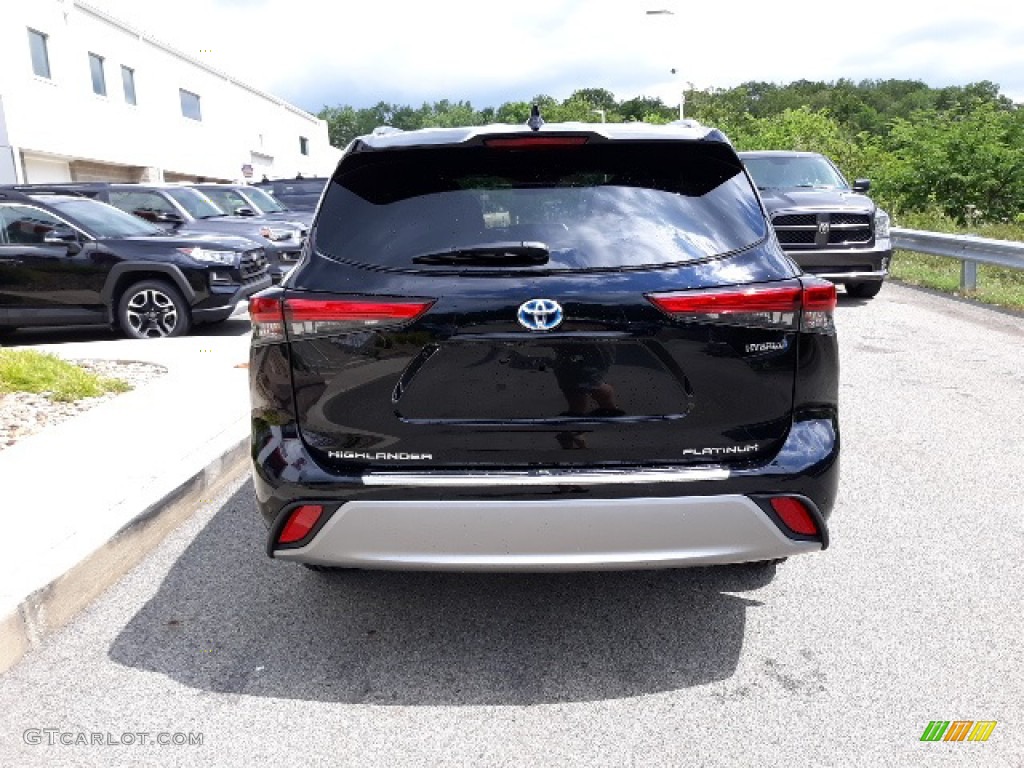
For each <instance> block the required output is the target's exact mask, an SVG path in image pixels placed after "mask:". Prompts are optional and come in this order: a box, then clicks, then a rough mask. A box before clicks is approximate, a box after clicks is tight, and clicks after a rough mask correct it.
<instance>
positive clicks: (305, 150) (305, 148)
mask: <svg viewBox="0 0 1024 768" xmlns="http://www.w3.org/2000/svg"><path fill="white" fill-rule="evenodd" d="M299 152H300V153H302V154H303V155H308V154H309V139H307V138H306V137H305V136H299Z"/></svg>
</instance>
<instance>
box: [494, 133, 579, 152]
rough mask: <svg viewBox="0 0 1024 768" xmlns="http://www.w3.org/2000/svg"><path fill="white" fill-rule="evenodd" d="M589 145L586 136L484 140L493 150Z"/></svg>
mask: <svg viewBox="0 0 1024 768" xmlns="http://www.w3.org/2000/svg"><path fill="white" fill-rule="evenodd" d="M586 143H587V137H586V136H523V137H516V138H511V139H484V146H485V147H491V148H492V149H546V148H550V147H574V146H577V147H578V146H582V145H583V144H586Z"/></svg>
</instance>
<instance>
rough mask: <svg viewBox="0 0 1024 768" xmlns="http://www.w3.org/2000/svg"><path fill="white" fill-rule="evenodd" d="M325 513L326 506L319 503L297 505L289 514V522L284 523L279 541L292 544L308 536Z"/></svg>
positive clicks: (279, 542)
mask: <svg viewBox="0 0 1024 768" xmlns="http://www.w3.org/2000/svg"><path fill="white" fill-rule="evenodd" d="M323 513H324V508H323V507H322V506H320V505H319V504H304V505H302V506H301V507H296V508H295V509H293V510H292V512H291V514H290V515H289V516H288V522H286V523H285V524H284V528H282V529H281V535H280V536H278V537H277V543H278V544H292V543H294V542H296V541H301V540H302V539H304V538H306V536H308V535H309V532H310V531H312V530H313V528H314V526H316V524H317V522H318V521H319V520H320V516H321V515H322V514H323Z"/></svg>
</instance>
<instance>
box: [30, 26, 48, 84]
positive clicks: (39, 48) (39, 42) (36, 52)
mask: <svg viewBox="0 0 1024 768" xmlns="http://www.w3.org/2000/svg"><path fill="white" fill-rule="evenodd" d="M47 38H48V35H44V34H43V33H42V32H36V31H35V30H34V29H30V30H29V31H28V47H29V50H31V51H32V71H33V72H35V73H36V74H37V75H38V76H39V77H45V78H46V79H47V80H49V79H50V53H49V51H47V50H46V40H47Z"/></svg>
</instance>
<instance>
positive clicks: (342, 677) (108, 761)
mask: <svg viewBox="0 0 1024 768" xmlns="http://www.w3.org/2000/svg"><path fill="white" fill-rule="evenodd" d="M837 324H838V327H839V332H840V345H841V354H842V365H843V369H842V378H841V400H842V403H841V408H842V411H841V419H842V429H843V434H842V439H843V451H844V454H843V472H842V481H841V488H840V495H839V502H838V504H837V507H836V509H835V511H834V513H833V516H832V519H831V535H832V546H831V548H830V549H829V550H828V551H827V552H825V553H820V554H814V555H807V556H802V557H799V558H792V559H790V560H789V561H788V562H786V563H784V564H782V565H781V566H780V567H779V568H778V570H777V573H776V574H775V575H774V577H773V578H767V579H765V578H761V579H759V578H758V577H757V576H756V575H754V574H752V573H751V572H750V571H749V570H746V569H743V568H717V569H694V570H681V571H658V572H636V573H621V572H620V573H606V574H559V575H536V574H534V575H518V576H508V575H493V574H490V575H486V574H478V575H460V574H416V573H375V572H353V573H348V574H342V575H335V576H326V577H325V576H323V575H321V574H316V573H312V572H309V571H306V570H305V569H303V568H300V567H297V566H294V565H290V564H287V563H282V562H277V561H272V560H269V559H267V558H266V556H265V554H264V552H263V543H264V531H263V527H262V524H261V523H260V522H259V520H258V516H257V514H256V511H255V509H254V506H253V503H252V487H251V484H250V483H249V481H248V480H247V479H246V478H244V477H242V478H239V479H238V480H236V481H235V482H234V483H232V484H230V485H228V486H227V487H224V488H222V489H221V490H220V491H219V492H217V493H216V494H214V495H211V496H210V497H209V498H207V499H205V500H204V503H202V504H201V505H200V508H199V509H198V511H197V512H196V514H194V515H193V516H191V517H189V518H188V519H187V520H186V521H185V522H184V523H183V524H182V525H181V527H179V528H178V529H177V530H175V531H174V532H173V533H172V534H170V535H169V536H168V537H167V538H166V539H165V540H164V542H163V543H162V544H160V545H159V546H157V547H156V548H155V549H154V550H153V552H152V554H151V555H150V556H148V557H146V558H145V559H144V560H143V561H142V562H141V563H140V564H139V565H138V566H137V567H135V568H133V569H132V570H130V571H129V572H128V574H127V575H126V576H125V577H124V578H123V579H121V580H120V581H119V582H117V583H116V584H115V585H114V586H112V587H111V588H109V589H108V590H107V591H106V592H105V593H104V594H103V595H102V596H101V598H100V599H99V600H97V601H96V602H94V603H93V604H92V605H90V606H89V607H88V608H87V609H86V610H85V611H84V612H82V613H81V614H80V615H79V616H78V617H77V618H76V619H75V620H73V621H72V622H71V623H70V624H69V625H68V626H67V627H66V628H64V629H63V630H61V631H60V632H58V633H55V634H53V635H52V636H50V637H49V638H45V639H44V640H43V641H42V642H41V643H40V644H39V646H38V647H36V648H34V649H33V650H31V651H30V652H29V653H28V654H27V656H26V657H25V658H24V659H23V660H22V661H21V663H19V664H18V665H17V666H16V667H14V668H13V669H11V670H10V671H8V672H7V673H5V674H4V675H3V676H2V677H0V680H2V685H0V709H2V711H3V712H4V713H5V715H6V717H5V718H4V725H3V727H2V728H0V765H12V766H36V765H39V766H42V765H46V766H84V765H103V766H120V765H125V766H128V765H130V766H149V765H161V766H163V765H183V766H184V765H189V766H191V765H197V764H200V765H201V764H207V765H218V766H234V765H240V766H251V765H263V764H271V763H279V764H293V765H331V766H348V765H351V766H375V765H381V766H423V765H473V766H476V765H486V766H546V765H580V766H584V765H586V766H630V765H633V766H649V765H652V766H653V765H658V766H660V765H666V766H669V765H671V766H677V765H695V766H696V765H705V766H746V765H765V766H776V765H778V766H782V765H786V766H793V765H815V766H873V767H874V766H900V767H901V768H902V767H903V766H932V765H935V766H947V765H949V766H952V765H956V766H989V765H991V766H1022V765H1024V653H1022V651H1021V642H1020V627H1021V622H1020V617H1021V615H1022V609H1024V597H1022V596H1024V564H1022V560H1021V557H1020V553H1021V551H1022V549H1024V524H1022V515H1021V510H1022V508H1024V484H1022V480H1021V479H1022V477H1024V431H1022V429H1021V426H1022V423H1024V418H1022V415H1021V414H1022V412H1024V354H1022V350H1024V318H1021V317H1019V316H1011V315H1007V314H1003V313H999V312H997V311H994V310H991V309H987V308H980V307H975V306H972V305H967V304H964V303H959V302H956V301H953V300H951V299H948V298H944V297H936V296H932V295H929V294H927V293H924V292H921V291H916V290H911V289H907V288H903V287H900V286H896V285H888V286H886V287H885V288H884V289H883V291H882V293H881V294H880V295H879V297H878V298H876V299H874V300H872V301H853V300H848V299H841V302H840V307H839V309H838V312H837ZM933 720H944V721H945V720H948V721H955V720H974V721H980V720H994V721H997V726H996V727H995V729H994V731H993V732H992V734H991V736H990V738H989V740H988V741H986V742H935V743H930V742H922V741H921V740H920V737H921V735H922V733H923V731H924V729H925V727H926V726H927V725H928V723H929V722H930V721H933ZM46 729H51V730H46ZM161 736H164V737H166V738H165V740H170V741H172V742H173V741H175V740H177V741H183V742H185V743H182V744H177V745H176V744H174V743H171V744H158V743H156V741H157V739H158V738H160V737H161ZM83 740H84V742H85V743H82V742H83ZM190 740H191V742H192V743H189V741H190ZM64 742H68V743H64ZM90 742H92V743H90ZM198 742H201V743H198Z"/></svg>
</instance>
